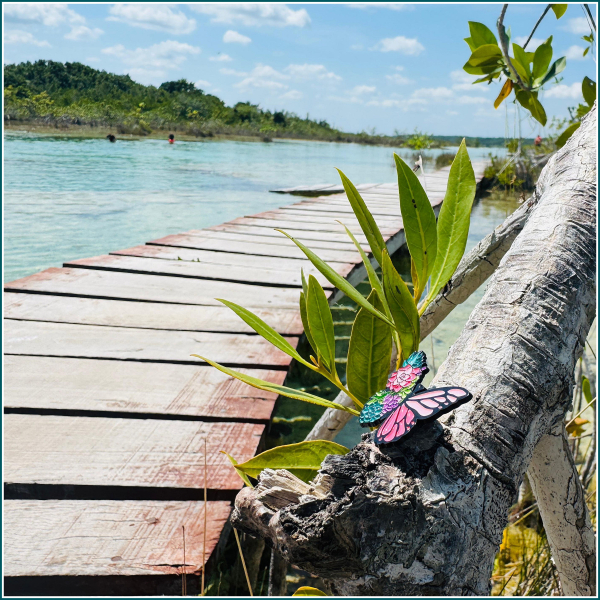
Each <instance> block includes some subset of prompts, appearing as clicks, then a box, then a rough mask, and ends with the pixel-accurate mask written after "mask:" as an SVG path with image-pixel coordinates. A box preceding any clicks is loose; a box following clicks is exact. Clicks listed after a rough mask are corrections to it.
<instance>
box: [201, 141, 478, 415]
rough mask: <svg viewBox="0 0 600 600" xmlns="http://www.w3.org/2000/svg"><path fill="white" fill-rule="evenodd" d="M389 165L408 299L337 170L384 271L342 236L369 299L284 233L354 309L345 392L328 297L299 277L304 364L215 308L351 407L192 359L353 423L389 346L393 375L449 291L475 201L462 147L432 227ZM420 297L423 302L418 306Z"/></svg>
mask: <svg viewBox="0 0 600 600" xmlns="http://www.w3.org/2000/svg"><path fill="white" fill-rule="evenodd" d="M394 160H395V162H396V170H397V174H398V189H399V196H400V212H401V213H402V219H403V222H404V231H405V235H406V241H407V246H408V250H409V252H410V256H411V265H412V269H411V270H412V283H413V293H412V294H411V292H410V290H409V288H408V286H407V285H406V283H405V282H404V281H403V279H402V278H401V276H400V274H399V273H398V271H397V270H396V268H395V267H394V265H393V264H392V261H391V260H390V257H389V254H388V251H387V247H386V245H385V242H384V239H383V236H382V235H381V232H380V230H379V227H378V225H377V223H376V222H375V219H374V218H373V216H372V215H371V213H370V212H369V210H368V208H367V205H366V204H365V202H364V200H363V199H362V197H361V196H360V194H359V193H358V191H357V189H356V187H355V186H354V185H353V184H352V182H351V181H350V180H349V179H348V178H347V177H346V176H345V175H344V173H342V172H341V171H339V170H338V171H339V174H340V177H341V179H342V184H343V186H344V190H345V191H346V196H347V198H348V200H349V202H350V205H351V207H352V209H353V212H354V214H355V216H356V219H357V220H358V222H359V224H360V227H361V229H362V231H363V234H364V235H365V237H366V239H367V241H368V244H369V248H370V252H371V254H372V255H373V260H374V261H375V262H376V263H377V264H378V265H379V266H381V269H382V276H381V277H379V276H378V275H377V272H376V270H375V268H374V266H373V264H372V262H371V259H369V257H368V256H367V254H366V253H365V251H364V250H363V248H362V247H361V245H360V244H359V243H358V241H357V240H356V238H355V237H354V236H353V235H352V233H351V232H350V231H349V230H348V229H347V228H346V231H347V233H348V235H349V237H350V239H351V240H352V242H353V243H354V244H355V246H356V248H357V250H358V252H359V253H360V255H361V257H362V260H363V263H364V266H365V269H366V271H367V275H368V278H369V283H370V285H371V292H370V294H369V296H368V298H365V297H364V296H363V294H361V293H360V292H359V291H358V290H357V289H356V288H355V287H354V286H352V285H351V284H350V283H349V282H348V281H347V280H346V279H344V277H342V276H340V275H339V274H338V273H337V272H336V271H335V269H334V268H333V267H331V266H329V265H328V264H327V263H326V262H325V261H323V260H322V259H321V258H319V256H318V255H317V254H315V253H314V252H313V251H312V250H310V249H309V248H307V247H306V246H305V245H304V244H303V243H302V242H300V241H299V240H296V239H294V238H293V237H292V236H290V235H289V234H287V233H286V232H284V231H282V233H283V234H284V235H286V236H287V237H288V238H289V239H291V240H292V241H293V242H294V243H295V244H296V245H297V246H298V247H299V248H300V249H301V250H302V252H304V254H305V255H306V256H307V258H308V259H309V260H310V261H311V262H312V264H313V265H314V266H315V267H316V268H317V269H318V271H320V273H321V274H322V275H323V276H324V277H325V278H326V279H327V280H328V281H329V282H330V283H331V284H332V285H333V286H335V287H337V288H338V289H339V290H340V291H342V292H343V293H345V294H346V296H348V298H350V299H351V300H353V301H354V302H355V303H356V304H357V305H358V307H359V308H360V310H359V311H358V313H357V315H356V318H355V320H354V322H353V326H352V333H351V339H350V344H349V348H348V360H347V364H348V368H347V371H346V384H344V383H343V382H342V380H341V379H340V377H339V375H338V373H337V370H336V364H335V339H334V328H333V319H332V315H331V310H330V307H329V303H328V301H327V295H326V294H325V292H324V290H323V288H322V287H321V285H320V283H319V282H318V280H317V279H316V278H315V277H313V276H312V275H311V276H310V277H309V278H308V281H307V280H306V278H305V277H304V274H303V273H302V291H301V292H300V314H301V318H302V323H303V325H304V331H305V334H306V337H307V340H308V343H309V345H310V348H311V350H312V354H310V356H309V360H307V359H305V358H304V357H303V356H301V355H300V354H299V353H298V351H297V350H296V349H295V348H294V347H293V346H292V345H291V344H290V343H289V342H288V341H287V340H286V339H285V338H284V337H282V336H281V335H279V334H278V333H277V332H276V331H275V330H274V329H272V328H271V327H270V326H269V325H268V324H267V323H265V322H264V321H263V320H262V319H260V318H259V317H257V316H256V315H254V314H253V313H252V312H250V311H249V310H247V309H245V308H243V307H241V306H238V305H237V304H234V303H232V302H229V301H227V300H220V302H222V303H223V304H225V305H226V306H228V307H229V308H231V309H232V310H233V311H234V312H235V313H236V314H237V315H238V316H239V317H240V318H241V319H242V320H244V321H245V322H246V324H248V325H249V326H250V327H251V328H252V329H253V330H254V331H255V332H256V333H258V334H259V335H261V336H262V337H264V338H265V339H266V340H268V341H269V342H270V343H271V344H273V345H274V346H275V347H277V348H279V350H281V351H282V352H284V353H286V354H287V355H288V356H290V357H291V358H293V359H295V360H296V361H298V362H299V363H301V364H302V365H304V366H305V367H307V368H308V369H311V370H312V371H314V372H316V373H319V374H320V375H322V376H323V377H325V378H326V379H327V380H329V381H330V382H331V383H332V384H333V385H334V386H336V387H337V388H338V389H340V390H342V391H343V392H345V393H346V394H347V395H348V396H349V397H350V398H351V399H352V401H353V403H354V407H346V406H343V405H340V404H338V403H336V402H333V401H330V400H325V399H324V398H320V397H319V396H316V395H314V394H310V393H308V392H304V391H300V390H294V389H292V388H288V387H285V386H281V385H275V384H273V383H270V382H267V381H262V380H260V379H257V378H254V377H250V376H249V375H246V374H244V373H240V372H237V371H234V370H233V369H229V368H227V367H224V366H222V365H220V364H218V363H216V362H214V361H212V360H210V359H208V358H204V357H202V356H200V355H197V354H194V355H193V356H197V357H198V358H201V359H202V360H205V361H206V362H208V363H209V364H211V365H212V366H214V367H215V368H217V369H219V370H220V371H222V372H224V373H226V374H228V375H231V376H232V377H235V378H237V379H239V380H240V381H243V382H245V383H248V384H249V385H252V386H254V387H257V388H259V389H263V390H267V391H273V392H277V393H279V394H281V395H283V396H287V397H289V398H295V399H298V400H303V401H305V402H309V403H313V404H317V405H320V406H324V407H327V408H335V409H339V410H344V411H347V412H350V413H351V414H353V415H358V414H359V411H360V410H361V409H362V407H363V406H364V404H365V402H366V401H367V400H368V399H369V397H370V396H371V395H372V394H373V393H374V392H375V391H377V390H378V389H380V388H381V384H382V383H383V382H384V381H385V379H386V377H387V374H388V372H389V369H390V356H391V350H392V344H395V346H396V349H397V357H398V358H397V363H396V368H398V366H399V365H400V364H401V363H402V361H403V360H406V359H407V358H408V357H409V355H410V354H411V353H412V352H414V351H415V350H418V348H419V343H420V323H419V319H420V315H421V314H423V311H424V310H425V308H426V307H427V306H428V304H429V303H430V302H431V301H432V300H433V298H435V296H436V295H437V294H438V292H439V291H440V290H441V289H442V288H443V287H444V286H445V285H446V283H448V281H449V280H450V278H451V277H452V275H453V273H454V271H455V270H456V267H457V266H458V263H459V262H460V259H461V258H462V256H463V254H464V250H465V246H466V243H467V236H468V232H469V222H470V214H471V206H472V203H473V199H474V197H475V188H476V183H475V176H474V173H473V168H472V166H471V161H470V159H469V155H468V152H467V148H466V145H465V142H464V140H463V141H462V142H461V144H460V147H459V150H458V152H457V154H456V157H455V158H454V161H453V163H452V166H451V168H450V174H449V179H448V187H447V190H446V195H445V199H444V202H443V205H442V208H441V210H440V214H439V218H438V219H437V222H436V217H435V214H434V211H433V208H432V206H431V203H430V201H429V199H428V198H427V194H426V193H425V190H424V189H423V187H422V185H421V183H420V181H419V179H418V177H417V176H416V175H415V173H414V172H413V171H412V169H411V168H410V167H409V166H408V165H407V164H406V163H405V162H404V161H403V160H402V159H401V158H400V157H399V156H397V155H394ZM426 292H427V293H426ZM425 293H426V296H425V299H424V300H423V301H421V302H420V303H419V301H420V299H421V297H422V296H423V295H424V294H425Z"/></svg>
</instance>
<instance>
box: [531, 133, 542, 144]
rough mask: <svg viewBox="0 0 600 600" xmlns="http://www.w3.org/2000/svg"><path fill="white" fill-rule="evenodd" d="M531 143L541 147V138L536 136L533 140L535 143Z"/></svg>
mask: <svg viewBox="0 0 600 600" xmlns="http://www.w3.org/2000/svg"><path fill="white" fill-rule="evenodd" d="M533 143H534V144H535V145H536V146H541V145H542V136H541V135H538V136H537V137H536V138H535V141H534V142H533Z"/></svg>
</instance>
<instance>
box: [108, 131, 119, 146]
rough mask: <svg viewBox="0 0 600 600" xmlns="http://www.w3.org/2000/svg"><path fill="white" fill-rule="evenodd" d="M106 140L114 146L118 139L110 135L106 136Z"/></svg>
mask: <svg viewBox="0 0 600 600" xmlns="http://www.w3.org/2000/svg"><path fill="white" fill-rule="evenodd" d="M106 139H107V140H108V141H109V142H111V143H113V144H114V143H115V142H116V141H117V138H116V137H115V136H114V135H113V134H112V133H109V134H108V135H107V136H106Z"/></svg>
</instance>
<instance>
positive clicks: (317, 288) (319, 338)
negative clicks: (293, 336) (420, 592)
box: [306, 275, 335, 373]
mask: <svg viewBox="0 0 600 600" xmlns="http://www.w3.org/2000/svg"><path fill="white" fill-rule="evenodd" d="M306 308H307V314H308V327H309V329H310V334H311V336H312V339H313V340H314V342H315V344H316V346H317V347H316V348H315V349H316V351H317V353H318V357H319V358H321V359H322V361H323V364H324V365H325V367H326V368H327V370H328V371H329V372H330V373H334V372H335V334H334V331H333V317H332V316H331V309H330V308H329V302H327V296H325V292H324V291H323V288H322V287H321V284H320V283H319V282H318V281H317V278H316V277H314V276H313V275H310V276H309V278H308V296H307V298H306Z"/></svg>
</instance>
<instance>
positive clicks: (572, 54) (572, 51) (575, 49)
mask: <svg viewBox="0 0 600 600" xmlns="http://www.w3.org/2000/svg"><path fill="white" fill-rule="evenodd" d="M584 50H585V48H584V47H583V46H577V45H575V46H571V47H570V48H569V49H568V50H567V51H566V52H565V57H566V58H567V59H568V60H587V59H588V58H589V57H590V53H589V52H588V53H587V55H586V56H584V55H583V52H584Z"/></svg>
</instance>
